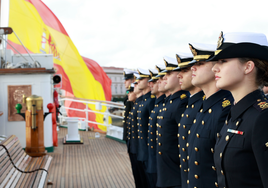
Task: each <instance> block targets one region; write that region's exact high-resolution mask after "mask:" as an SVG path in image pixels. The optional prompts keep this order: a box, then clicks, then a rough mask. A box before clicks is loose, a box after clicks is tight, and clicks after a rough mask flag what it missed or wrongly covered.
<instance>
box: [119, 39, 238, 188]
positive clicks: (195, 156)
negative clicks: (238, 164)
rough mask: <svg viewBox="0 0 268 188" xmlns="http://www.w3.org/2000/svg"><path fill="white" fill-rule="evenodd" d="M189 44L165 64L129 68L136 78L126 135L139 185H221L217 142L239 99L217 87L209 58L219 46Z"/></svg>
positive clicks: (165, 187) (130, 89) (127, 73)
mask: <svg viewBox="0 0 268 188" xmlns="http://www.w3.org/2000/svg"><path fill="white" fill-rule="evenodd" d="M189 47H190V50H191V53H177V54H176V56H175V57H176V58H171V57H167V56H165V57H164V62H165V67H163V66H159V65H157V66H156V69H157V70H144V69H141V68H139V69H138V73H135V72H133V71H130V70H125V72H124V76H125V79H126V80H131V79H132V75H134V81H135V82H134V83H132V84H130V82H129V83H128V84H127V85H129V87H128V90H127V93H128V102H127V103H128V105H129V106H130V108H129V109H130V111H129V114H128V115H126V119H125V125H127V127H126V132H125V133H126V134H125V135H126V142H127V147H128V152H129V156H130V161H131V165H132V170H133V176H134V180H135V185H136V187H138V188H143V187H146V188H147V187H163V188H177V187H182V188H187V187H191V188H194V187H197V188H200V187H204V188H210V187H218V182H217V174H216V168H215V165H214V159H213V155H214V146H215V144H216V140H217V137H219V132H220V130H221V128H222V126H223V125H224V122H225V119H226V116H227V115H228V113H229V111H230V108H231V104H233V102H234V99H233V97H232V95H231V93H230V92H229V91H226V90H220V89H218V88H217V87H216V80H215V74H214V72H213V71H212V67H213V65H214V63H213V62H212V61H208V59H209V58H211V57H213V56H214V52H215V51H216V50H217V46H216V45H211V44H199V43H190V44H189ZM126 111H127V110H126ZM126 114H127V113H126ZM222 173H223V172H222Z"/></svg>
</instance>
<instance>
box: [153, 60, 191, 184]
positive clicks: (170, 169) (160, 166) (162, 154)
mask: <svg viewBox="0 0 268 188" xmlns="http://www.w3.org/2000/svg"><path fill="white" fill-rule="evenodd" d="M164 61H165V64H166V72H167V73H166V75H165V76H164V82H166V85H165V88H166V89H167V90H169V91H170V93H171V95H170V97H169V101H168V102H167V104H166V105H165V106H163V109H162V111H163V112H162V113H160V114H159V116H158V118H159V123H158V127H157V130H158V135H157V138H158V144H157V152H158V154H157V184H156V186H157V187H174V188H175V187H181V178H180V176H181V175H180V159H179V158H178V155H179V149H178V146H177V143H178V140H177V132H178V122H179V121H180V118H181V114H182V113H183V112H184V110H185V107H186V105H187V100H188V95H189V93H188V91H187V92H186V91H183V90H181V87H180V84H179V78H178V77H177V75H178V71H173V70H174V69H175V68H177V67H178V63H177V61H176V59H175V58H171V57H164Z"/></svg>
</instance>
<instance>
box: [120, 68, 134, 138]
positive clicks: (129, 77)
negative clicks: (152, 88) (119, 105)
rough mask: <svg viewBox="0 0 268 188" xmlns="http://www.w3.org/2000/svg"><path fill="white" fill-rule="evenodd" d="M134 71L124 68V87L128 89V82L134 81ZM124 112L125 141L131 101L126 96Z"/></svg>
mask: <svg viewBox="0 0 268 188" xmlns="http://www.w3.org/2000/svg"><path fill="white" fill-rule="evenodd" d="M134 73H136V72H135V71H132V70H129V69H124V72H123V74H124V80H125V88H126V89H128V88H129V86H130V84H131V83H133V82H134ZM124 105H125V112H124V120H123V140H125V141H126V142H127V123H126V122H127V117H128V113H129V111H130V110H131V108H132V106H131V102H129V101H128V97H127V95H126V97H125V98H124Z"/></svg>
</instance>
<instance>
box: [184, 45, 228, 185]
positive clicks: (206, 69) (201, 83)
mask: <svg viewBox="0 0 268 188" xmlns="http://www.w3.org/2000/svg"><path fill="white" fill-rule="evenodd" d="M190 49H191V51H192V54H193V55H194V60H193V61H192V62H191V63H193V64H194V65H193V66H192V67H191V70H192V84H193V85H194V86H196V87H200V88H201V89H202V90H203V92H204V94H205V97H204V101H203V104H202V106H201V109H200V111H199V112H198V113H197V115H196V118H195V119H194V121H193V124H192V126H191V129H190V132H189V134H190V135H189V136H188V142H187V146H188V156H187V157H186V158H183V159H182V160H183V161H188V167H189V169H188V180H187V184H188V187H191V188H192V187H203V188H210V187H215V182H216V181H217V174H216V171H214V169H212V168H211V166H214V160H213V153H214V146H215V143H216V138H217V132H219V131H220V129H221V127H222V125H223V123H224V121H225V118H226V116H227V114H228V112H229V111H230V107H231V104H232V103H233V97H232V95H231V93H230V92H229V91H225V90H219V89H218V88H217V87H216V80H215V76H214V73H213V72H212V67H213V65H214V62H211V61H208V62H206V60H207V59H208V58H209V57H210V56H211V55H213V54H214V51H215V49H216V45H209V44H190ZM184 115H186V114H184ZM182 139H183V138H182Z"/></svg>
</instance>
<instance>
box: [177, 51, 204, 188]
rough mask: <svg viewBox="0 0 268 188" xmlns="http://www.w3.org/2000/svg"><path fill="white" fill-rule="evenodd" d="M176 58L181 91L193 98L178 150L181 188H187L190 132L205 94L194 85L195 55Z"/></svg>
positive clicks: (184, 118) (181, 128)
mask: <svg viewBox="0 0 268 188" xmlns="http://www.w3.org/2000/svg"><path fill="white" fill-rule="evenodd" d="M176 58H177V61H178V64H179V67H178V68H176V69H175V70H179V71H180V72H179V74H178V77H179V79H180V85H181V89H182V90H185V91H189V92H190V94H191V96H190V97H189V99H188V104H187V106H186V110H185V111H184V113H183V114H182V117H181V120H180V123H179V124H178V135H180V137H179V138H178V148H179V150H180V163H181V185H182V186H181V187H187V180H188V162H187V161H186V159H187V156H188V144H187V139H188V135H189V134H188V132H189V130H190V128H191V126H192V124H193V120H194V119H195V116H196V114H197V112H198V111H199V110H200V107H201V105H202V102H203V96H204V93H203V91H202V90H201V89H200V88H199V87H195V86H194V85H193V84H192V71H191V64H189V63H190V62H191V61H192V60H193V55H192V54H191V53H177V54H176Z"/></svg>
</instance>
